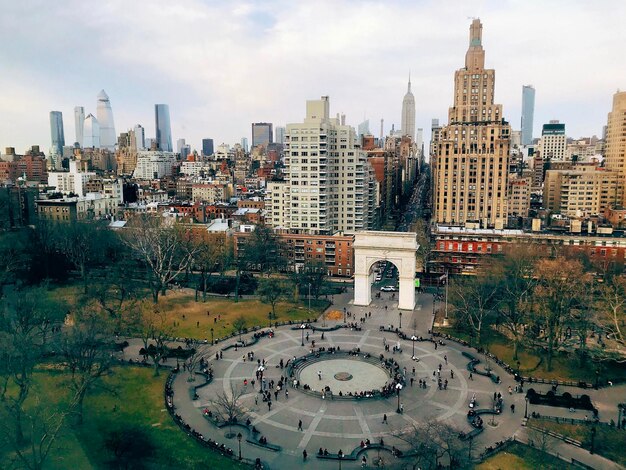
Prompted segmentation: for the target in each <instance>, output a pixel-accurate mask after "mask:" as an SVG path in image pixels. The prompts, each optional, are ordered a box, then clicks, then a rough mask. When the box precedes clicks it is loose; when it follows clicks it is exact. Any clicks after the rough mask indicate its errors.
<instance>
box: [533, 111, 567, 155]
mask: <svg viewBox="0 0 626 470" xmlns="http://www.w3.org/2000/svg"><path fill="white" fill-rule="evenodd" d="M566 148H567V136H566V135H565V124H562V123H560V122H559V121H557V120H552V121H550V122H549V123H548V124H544V125H543V128H542V130H541V139H540V140H539V146H538V150H539V155H541V158H543V159H544V160H555V161H562V160H564V159H565V150H566Z"/></svg>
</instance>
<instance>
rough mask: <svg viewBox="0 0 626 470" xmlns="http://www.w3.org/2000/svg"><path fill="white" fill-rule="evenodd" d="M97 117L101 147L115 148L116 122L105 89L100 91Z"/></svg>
mask: <svg viewBox="0 0 626 470" xmlns="http://www.w3.org/2000/svg"><path fill="white" fill-rule="evenodd" d="M96 117H97V118H98V124H99V125H100V147H102V148H104V149H107V150H115V142H116V140H117V136H116V135H115V123H114V122H113V110H112V109H111V102H110V101H109V96H108V95H107V94H106V92H105V91H104V90H101V91H100V93H98V107H97V108H96Z"/></svg>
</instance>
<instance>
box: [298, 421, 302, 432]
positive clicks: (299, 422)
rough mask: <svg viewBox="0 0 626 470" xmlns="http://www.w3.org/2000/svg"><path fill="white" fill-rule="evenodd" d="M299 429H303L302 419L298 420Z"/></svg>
mask: <svg viewBox="0 0 626 470" xmlns="http://www.w3.org/2000/svg"><path fill="white" fill-rule="evenodd" d="M298 431H302V420H300V421H298Z"/></svg>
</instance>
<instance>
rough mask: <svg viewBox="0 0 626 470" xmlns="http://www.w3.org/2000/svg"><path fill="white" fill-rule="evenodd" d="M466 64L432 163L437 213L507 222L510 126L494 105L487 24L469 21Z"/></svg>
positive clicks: (449, 219) (455, 220)
mask: <svg viewBox="0 0 626 470" xmlns="http://www.w3.org/2000/svg"><path fill="white" fill-rule="evenodd" d="M469 40H470V41H469V48H468V50H467V53H466V55H465V67H463V68H461V69H459V70H457V71H456V72H455V74H454V104H453V105H452V107H451V108H450V109H449V112H448V125H447V126H445V127H443V128H442V129H441V130H440V132H439V138H438V140H437V142H436V144H435V147H436V149H435V151H436V153H435V159H434V165H433V181H434V194H433V202H434V218H435V221H436V222H439V223H447V224H461V225H465V224H468V223H472V224H475V223H480V224H482V225H483V226H484V227H487V226H494V225H495V226H496V228H498V227H500V228H501V227H502V226H503V225H504V221H505V220H506V216H507V202H506V201H507V200H506V195H507V186H508V182H507V175H508V160H509V147H510V141H509V139H510V134H511V128H510V126H509V124H508V123H507V122H506V121H505V120H504V119H503V116H502V105H499V104H494V88H495V70H493V69H485V51H484V49H483V46H482V24H481V22H480V20H478V19H475V20H474V21H472V24H471V26H470V37H469Z"/></svg>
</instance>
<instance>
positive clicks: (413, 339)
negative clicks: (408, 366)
mask: <svg viewBox="0 0 626 470" xmlns="http://www.w3.org/2000/svg"><path fill="white" fill-rule="evenodd" d="M411 341H412V342H413V353H412V354H411V359H415V341H417V336H415V335H413V336H411Z"/></svg>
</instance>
